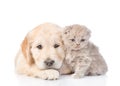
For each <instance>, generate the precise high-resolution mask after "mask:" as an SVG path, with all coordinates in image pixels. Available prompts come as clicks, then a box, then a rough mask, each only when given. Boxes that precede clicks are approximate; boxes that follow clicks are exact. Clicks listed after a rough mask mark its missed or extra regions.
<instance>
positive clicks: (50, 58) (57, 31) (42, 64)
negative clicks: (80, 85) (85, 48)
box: [15, 23, 65, 80]
mask: <svg viewBox="0 0 120 86" xmlns="http://www.w3.org/2000/svg"><path fill="white" fill-rule="evenodd" d="M61 34H62V29H61V27H59V26H57V25H55V24H51V23H44V24H41V25H39V26H37V27H36V28H35V29H33V30H32V31H30V32H29V33H28V34H27V35H26V37H25V38H24V40H23V42H22V44H21V47H20V50H19V52H18V54H17V56H16V60H15V64H16V65H15V66H16V71H17V73H19V74H24V75H28V76H32V77H38V78H41V79H53V80H54V79H58V78H59V72H58V69H59V68H60V67H61V65H62V62H63V60H64V57H65V53H64V47H63V42H62V38H61Z"/></svg>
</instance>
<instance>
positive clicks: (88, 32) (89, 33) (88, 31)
mask: <svg viewBox="0 0 120 86" xmlns="http://www.w3.org/2000/svg"><path fill="white" fill-rule="evenodd" d="M82 28H84V29H86V31H87V34H88V35H89V36H91V30H90V29H88V28H87V27H86V26H84V25H82Z"/></svg>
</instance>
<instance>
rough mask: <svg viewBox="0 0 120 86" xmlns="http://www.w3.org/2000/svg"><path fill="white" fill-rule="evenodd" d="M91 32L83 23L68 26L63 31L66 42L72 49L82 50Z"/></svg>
mask: <svg viewBox="0 0 120 86" xmlns="http://www.w3.org/2000/svg"><path fill="white" fill-rule="evenodd" d="M90 33H91V31H90V30H89V29H87V27H85V26H83V25H77V24H75V25H72V26H66V27H65V30H64V31H63V41H64V44H65V46H66V47H69V48H70V49H72V50H80V49H82V48H84V47H85V46H86V45H87V44H88V41H89V38H90Z"/></svg>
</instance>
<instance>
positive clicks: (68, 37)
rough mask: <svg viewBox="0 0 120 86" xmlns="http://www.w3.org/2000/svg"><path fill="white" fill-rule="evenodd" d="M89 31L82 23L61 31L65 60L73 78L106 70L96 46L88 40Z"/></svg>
mask: <svg viewBox="0 0 120 86" xmlns="http://www.w3.org/2000/svg"><path fill="white" fill-rule="evenodd" d="M90 33H91V31H90V30H89V29H88V28H87V27H85V26H83V25H72V26H68V27H66V28H65V30H64V31H63V41H64V45H65V47H66V57H65V62H66V63H67V65H69V68H70V69H71V72H73V73H74V74H73V75H72V76H73V77H74V78H80V77H83V76H84V75H101V74H105V73H106V72H107V65H106V62H105V61H104V59H103V57H102V55H101V54H100V53H99V50H98V48H97V46H95V45H94V44H93V43H91V42H90V41H89V38H90ZM62 70H64V68H63V69H62Z"/></svg>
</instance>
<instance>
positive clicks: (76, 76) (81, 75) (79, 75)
mask: <svg viewBox="0 0 120 86" xmlns="http://www.w3.org/2000/svg"><path fill="white" fill-rule="evenodd" d="M72 77H73V78H75V79H79V78H82V77H84V74H75V73H74V74H72Z"/></svg>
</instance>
